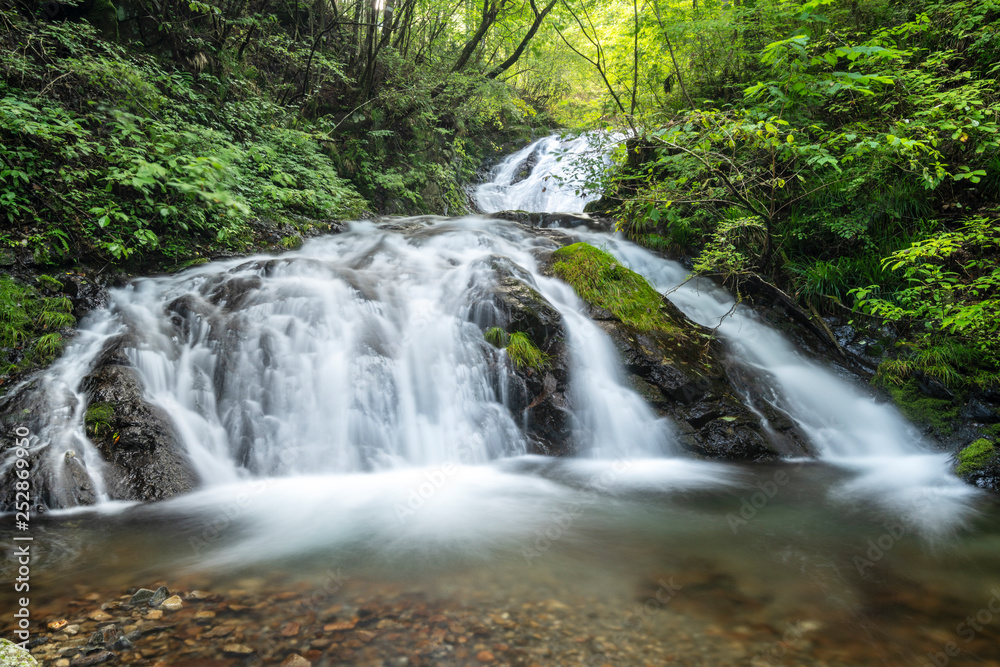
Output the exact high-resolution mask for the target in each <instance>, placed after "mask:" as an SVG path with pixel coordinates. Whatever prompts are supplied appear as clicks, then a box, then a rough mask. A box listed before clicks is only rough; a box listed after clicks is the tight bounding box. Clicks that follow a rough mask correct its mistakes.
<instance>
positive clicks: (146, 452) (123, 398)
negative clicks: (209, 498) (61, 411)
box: [84, 365, 198, 500]
mask: <svg viewBox="0 0 1000 667" xmlns="http://www.w3.org/2000/svg"><path fill="white" fill-rule="evenodd" d="M84 388H85V390H86V392H87V395H88V398H89V407H88V408H87V417H86V423H87V430H88V435H90V437H91V439H92V440H93V442H94V445H95V446H96V447H97V449H98V450H99V451H100V452H101V455H102V456H103V457H104V460H105V461H107V463H108V470H107V472H106V475H105V481H106V483H107V485H108V492H109V494H110V495H111V497H112V498H116V499H122V500H161V499H163V498H170V497H171V496H175V495H178V494H181V493H186V492H188V491H191V490H192V489H194V488H195V487H196V486H197V485H198V477H197V475H196V474H195V472H194V468H193V467H192V466H191V463H190V462H189V461H188V460H187V458H186V457H185V456H184V454H183V453H182V452H181V446H180V440H179V438H178V436H177V433H176V431H175V429H174V427H173V424H171V422H170V419H169V418H168V417H167V415H166V413H165V412H163V410H161V409H160V408H158V407H156V406H155V405H152V404H150V403H149V402H147V401H146V400H145V399H144V398H143V388H142V384H141V383H140V381H139V378H138V375H137V373H136V371H135V370H134V369H132V368H129V367H127V366H121V365H107V366H103V367H100V368H98V369H97V370H96V371H94V372H93V373H91V374H90V375H89V376H88V377H87V378H86V379H85V380H84Z"/></svg>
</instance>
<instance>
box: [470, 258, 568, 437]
mask: <svg viewBox="0 0 1000 667" xmlns="http://www.w3.org/2000/svg"><path fill="white" fill-rule="evenodd" d="M477 273H479V272H477ZM483 273H487V274H490V275H487V276H485V278H486V279H485V280H483V279H479V278H481V277H482V274H479V276H477V280H476V282H475V283H474V284H472V285H470V292H471V294H472V301H473V303H472V305H471V308H470V319H472V321H474V322H475V323H476V324H478V325H479V326H480V328H482V329H483V331H484V332H485V331H487V330H489V329H491V328H493V327H498V328H500V329H503V330H504V331H505V332H506V333H507V334H514V333H523V334H525V335H526V336H527V338H528V339H529V340H530V341H531V344H532V345H534V346H535V347H536V348H537V349H538V350H539V351H540V352H542V353H543V354H544V355H545V357H546V363H545V364H543V365H541V366H539V367H534V368H533V367H530V366H526V365H518V364H516V363H507V364H504V365H503V367H498V374H502V375H498V380H502V381H500V382H498V384H500V385H505V386H506V387H507V391H506V392H504V393H505V394H506V402H507V407H508V408H509V409H510V411H511V413H512V414H513V415H514V417H515V419H516V420H517V421H518V422H519V423H520V422H522V421H523V423H524V424H525V435H526V436H527V438H528V440H529V441H530V442H531V445H532V450H533V452H535V453H539V454H549V455H557V456H558V455H564V454H569V453H572V441H571V429H570V425H569V410H568V407H569V406H568V398H567V389H568V381H569V373H568V370H567V361H566V348H565V332H564V330H563V322H562V316H561V315H560V314H559V312H558V311H557V310H556V309H555V308H554V307H553V306H552V304H550V303H549V302H548V301H547V300H546V299H545V297H543V296H542V295H541V294H540V293H539V292H538V290H537V289H535V287H534V286H533V279H532V278H531V274H529V273H528V272H527V271H525V270H524V269H523V268H521V267H520V266H518V265H516V264H514V263H513V262H511V261H510V260H509V259H506V258H504V257H499V256H494V257H491V258H489V260H488V263H487V265H486V266H484V267H483ZM504 376H505V377H504ZM498 389H500V387H498Z"/></svg>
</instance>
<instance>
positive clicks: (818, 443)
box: [577, 230, 969, 519]
mask: <svg viewBox="0 0 1000 667" xmlns="http://www.w3.org/2000/svg"><path fill="white" fill-rule="evenodd" d="M577 234H578V235H579V236H580V237H581V239H582V240H586V241H588V242H590V243H591V244H593V245H598V246H602V247H603V248H604V249H605V250H607V251H608V252H610V253H611V254H613V255H614V256H615V257H616V258H618V259H619V260H620V261H621V262H622V264H623V265H625V266H628V267H629V268H631V269H632V270H634V271H635V272H637V273H639V274H641V275H642V276H644V277H645V278H646V279H647V280H648V281H649V282H650V284H651V285H653V287H655V288H656V289H657V290H658V291H660V292H661V293H664V294H666V296H667V298H668V299H669V300H670V301H671V302H672V303H673V304H674V305H676V306H677V307H678V308H680V309H681V311H683V312H684V314H686V315H687V316H688V317H690V318H691V319H692V320H694V321H695V322H697V323H699V324H701V325H703V326H706V327H710V328H713V329H716V330H717V331H718V334H719V335H720V336H721V337H722V338H723V340H724V341H725V342H726V344H727V348H728V350H729V354H730V356H731V358H733V359H734V360H736V361H737V362H738V363H740V364H743V365H745V366H747V367H749V368H750V369H752V370H753V371H754V373H755V375H757V377H758V378H759V379H760V381H761V382H762V384H763V385H764V386H766V387H767V388H768V392H767V393H766V394H765V395H764V398H765V400H768V402H770V403H771V404H772V405H773V406H774V407H776V408H778V409H779V410H781V411H782V412H784V413H785V414H787V415H788V416H789V417H791V418H792V419H793V420H794V421H795V422H796V423H797V424H798V425H799V427H800V428H801V429H802V430H803V432H804V433H805V434H806V436H807V437H808V439H809V441H810V444H811V445H812V446H813V448H814V449H815V451H816V453H817V455H818V456H819V457H820V458H821V459H823V460H825V461H829V462H831V463H835V464H838V465H842V466H845V467H849V468H854V469H857V470H858V471H859V472H861V473H862V474H861V475H860V476H859V477H858V478H856V479H855V480H853V481H852V482H851V483H849V484H847V485H845V486H843V487H841V491H843V492H845V493H856V494H862V495H871V494H877V495H878V496H879V501H880V502H883V503H887V504H892V505H895V506H897V509H902V510H905V509H906V508H907V507H911V506H912V505H913V504H914V503H915V502H916V500H917V499H919V498H923V497H927V496H928V494H932V495H934V496H935V497H937V498H941V497H942V496H951V497H966V496H968V494H969V489H968V487H967V486H966V485H964V484H963V483H962V482H961V481H959V480H958V478H956V477H955V476H954V475H952V474H951V472H950V469H951V464H950V457H949V456H948V455H947V454H939V453H932V452H931V451H930V450H929V449H928V447H927V445H926V444H925V443H924V442H923V439H922V437H921V436H920V434H919V432H918V431H917V430H916V428H914V427H913V425H912V424H910V423H909V422H907V421H906V420H905V419H904V418H903V417H902V416H901V415H900V414H899V412H898V411H896V409H895V408H894V407H892V406H891V405H887V404H885V403H878V402H876V401H875V400H874V399H873V398H872V397H871V395H870V394H869V393H868V392H866V391H863V390H862V389H860V388H859V387H857V386H855V385H853V384H852V383H850V382H848V381H846V380H844V379H843V378H841V377H839V376H837V375H836V374H835V373H834V372H832V371H831V370H828V369H826V368H824V367H822V366H820V365H819V364H817V363H815V362H813V361H810V360H808V359H806V358H805V357H804V356H802V355H801V354H800V353H798V352H797V351H796V350H795V348H794V346H793V345H792V344H791V343H790V342H789V341H788V340H787V339H786V338H785V337H784V336H783V335H782V334H780V333H779V332H778V331H776V330H775V329H773V328H772V327H770V326H769V325H767V324H766V323H764V322H763V321H762V320H761V319H760V318H759V317H758V316H757V315H756V313H754V312H753V311H752V310H751V309H750V308H748V307H746V306H745V305H743V304H737V303H736V301H735V300H734V299H733V297H732V296H731V295H730V294H729V293H728V292H726V291H725V290H723V289H722V288H720V287H719V286H718V285H716V284H715V283H713V282H712V281H710V280H708V279H705V278H693V279H692V278H691V274H690V272H689V271H688V270H687V269H685V268H684V267H683V266H681V265H680V264H679V263H677V262H674V261H671V260H667V259H663V258H661V257H657V256H656V255H654V254H653V253H651V252H649V251H647V250H645V249H643V248H640V247H639V246H636V245H634V244H632V243H628V242H626V241H623V240H621V239H620V238H614V237H611V236H609V235H607V234H600V233H594V232H588V231H585V230H578V231H577ZM890 488H895V489H896V491H897V493H894V494H893V495H892V496H886V495H884V494H883V493H882V492H884V491H886V490H888V489H890ZM936 509H938V510H940V511H941V512H942V514H943V515H946V514H947V513H949V512H952V511H954V507H952V506H950V505H949V504H947V503H938V505H937V508H936ZM931 511H934V510H931ZM941 518H942V519H944V518H945V516H942V517H941Z"/></svg>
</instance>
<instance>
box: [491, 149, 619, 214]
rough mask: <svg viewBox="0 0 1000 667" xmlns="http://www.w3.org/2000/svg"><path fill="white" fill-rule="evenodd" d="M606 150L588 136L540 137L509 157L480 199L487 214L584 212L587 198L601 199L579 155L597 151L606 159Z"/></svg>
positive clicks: (495, 171) (599, 157) (594, 154)
mask: <svg viewBox="0 0 1000 667" xmlns="http://www.w3.org/2000/svg"><path fill="white" fill-rule="evenodd" d="M605 152H606V151H605V150H604V149H603V148H602V147H601V146H599V145H598V142H597V137H596V136H595V135H593V134H584V135H581V136H579V137H577V138H576V139H572V140H568V141H564V140H562V139H561V138H560V137H559V135H557V134H553V135H551V136H548V137H545V138H543V139H539V140H538V141H536V142H534V143H532V144H529V145H528V146H525V147H524V148H522V149H521V150H519V151H517V152H516V153H513V154H511V155H508V156H507V157H506V158H504V159H503V160H502V161H501V162H500V163H499V164H498V165H497V166H496V167H495V168H494V169H493V171H492V172H491V173H490V180H489V181H487V182H485V183H483V184H481V185H479V187H477V188H476V190H475V193H474V199H475V202H476V205H477V206H478V207H479V210H480V211H482V212H484V213H495V212H497V211H514V210H520V211H531V212H537V213H582V212H583V207H584V206H586V205H587V202H590V201H594V200H595V199H597V198H599V197H600V193H597V192H588V191H586V190H585V189H584V182H583V179H582V178H581V175H580V170H579V168H578V166H577V165H576V164H574V159H579V158H582V157H584V156H585V155H587V154H588V153H589V154H591V156H592V159H595V160H600V161H601V162H604V161H605V160H606V158H605Z"/></svg>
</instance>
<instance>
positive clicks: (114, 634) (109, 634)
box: [88, 625, 121, 646]
mask: <svg viewBox="0 0 1000 667" xmlns="http://www.w3.org/2000/svg"><path fill="white" fill-rule="evenodd" d="M119 637H121V629H120V628H119V627H118V626H117V625H105V626H103V627H100V628H97V630H95V631H94V634H92V635H90V641H89V642H88V643H89V644H93V645H95V646H103V645H104V644H111V643H114V642H115V641H117V640H118V638H119Z"/></svg>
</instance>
